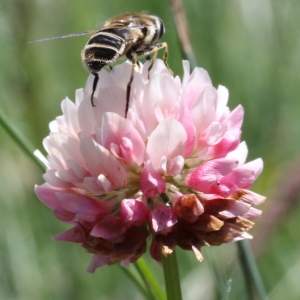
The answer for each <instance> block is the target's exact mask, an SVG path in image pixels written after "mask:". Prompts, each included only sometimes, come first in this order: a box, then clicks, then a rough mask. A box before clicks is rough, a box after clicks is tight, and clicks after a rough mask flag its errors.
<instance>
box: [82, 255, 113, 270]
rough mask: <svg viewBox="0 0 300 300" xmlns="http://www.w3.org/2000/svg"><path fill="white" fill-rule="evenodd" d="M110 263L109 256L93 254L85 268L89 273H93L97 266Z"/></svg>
mask: <svg viewBox="0 0 300 300" xmlns="http://www.w3.org/2000/svg"><path fill="white" fill-rule="evenodd" d="M110 264H112V262H111V260H110V257H108V256H104V255H101V254H94V255H93V257H92V259H91V261H90V264H89V266H88V268H87V271H88V272H89V273H94V272H95V270H96V269H97V268H100V267H103V266H106V265H110Z"/></svg>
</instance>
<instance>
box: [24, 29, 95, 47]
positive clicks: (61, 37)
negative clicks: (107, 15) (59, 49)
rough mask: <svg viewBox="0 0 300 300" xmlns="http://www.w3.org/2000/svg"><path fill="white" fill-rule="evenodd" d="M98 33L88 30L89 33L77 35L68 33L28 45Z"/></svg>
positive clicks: (78, 33)
mask: <svg viewBox="0 0 300 300" xmlns="http://www.w3.org/2000/svg"><path fill="white" fill-rule="evenodd" d="M98 31H99V30H89V31H83V32H77V33H70V34H66V35H61V36H54V37H50V38H44V39H40V40H34V41H30V42H28V44H32V43H40V42H45V41H52V40H58V39H67V38H71V37H75V36H80V35H87V34H95V33H96V32H98Z"/></svg>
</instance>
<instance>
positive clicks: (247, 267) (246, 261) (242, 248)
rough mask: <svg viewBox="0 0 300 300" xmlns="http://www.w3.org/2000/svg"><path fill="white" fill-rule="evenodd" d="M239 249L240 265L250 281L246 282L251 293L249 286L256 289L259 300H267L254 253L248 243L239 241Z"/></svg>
mask: <svg viewBox="0 0 300 300" xmlns="http://www.w3.org/2000/svg"><path fill="white" fill-rule="evenodd" d="M237 244H238V249H239V253H240V255H239V257H240V263H241V266H242V268H243V271H244V274H245V277H246V279H247V278H249V279H250V280H246V283H247V284H248V289H249V292H251V290H252V289H251V286H249V284H251V283H252V284H253V285H254V287H255V290H256V292H257V296H258V298H257V299H259V300H266V299H267V295H266V291H265V287H264V285H263V282H262V280H261V277H260V274H259V271H258V268H257V265H256V261H255V259H254V256H253V254H252V251H251V249H250V246H249V243H248V241H239V242H238V243H237Z"/></svg>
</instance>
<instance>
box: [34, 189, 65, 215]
mask: <svg viewBox="0 0 300 300" xmlns="http://www.w3.org/2000/svg"><path fill="white" fill-rule="evenodd" d="M34 191H35V194H36V195H37V196H38V198H39V199H40V200H41V201H42V202H43V203H44V204H45V205H47V206H48V207H50V208H51V209H53V210H59V209H62V206H61V205H60V203H59V201H58V199H57V197H56V192H57V191H56V190H55V189H53V188H50V187H49V186H48V184H47V183H44V184H43V185H36V186H35V188H34Z"/></svg>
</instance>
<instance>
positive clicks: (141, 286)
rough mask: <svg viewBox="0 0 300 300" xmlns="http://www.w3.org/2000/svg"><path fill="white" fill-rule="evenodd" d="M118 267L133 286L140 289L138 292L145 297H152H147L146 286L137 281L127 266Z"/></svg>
mask: <svg viewBox="0 0 300 300" xmlns="http://www.w3.org/2000/svg"><path fill="white" fill-rule="evenodd" d="M120 269H121V270H122V271H123V272H124V273H125V274H126V276H127V277H128V278H130V279H131V281H132V282H133V283H134V284H135V286H136V287H137V288H138V289H139V290H140V292H141V293H142V294H143V295H144V296H145V298H146V299H152V298H150V297H149V292H147V290H146V288H145V287H144V286H143V285H142V284H141V283H140V282H139V280H138V279H137V278H136V276H135V275H134V274H133V273H132V272H131V271H130V270H129V269H127V268H124V267H122V266H121V267H120Z"/></svg>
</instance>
